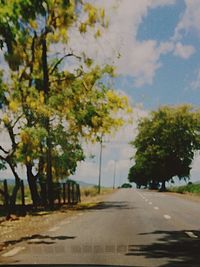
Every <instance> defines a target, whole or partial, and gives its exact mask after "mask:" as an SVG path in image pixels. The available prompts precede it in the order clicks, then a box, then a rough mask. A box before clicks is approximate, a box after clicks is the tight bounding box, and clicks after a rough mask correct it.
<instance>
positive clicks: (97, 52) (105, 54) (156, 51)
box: [67, 0, 176, 87]
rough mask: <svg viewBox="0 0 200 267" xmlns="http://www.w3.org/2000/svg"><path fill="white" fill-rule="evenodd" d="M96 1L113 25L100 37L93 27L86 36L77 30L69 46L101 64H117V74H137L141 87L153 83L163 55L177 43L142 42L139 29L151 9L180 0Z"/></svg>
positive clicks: (138, 84)
mask: <svg viewBox="0 0 200 267" xmlns="http://www.w3.org/2000/svg"><path fill="white" fill-rule="evenodd" d="M93 2H95V3H97V4H98V5H100V6H104V7H105V9H106V14H107V16H109V17H110V25H109V28H108V29H107V30H103V32H102V37H101V38H99V39H96V40H94V38H93V32H92V31H91V30H90V31H89V32H88V33H87V34H86V35H84V36H81V35H80V33H79V32H78V31H74V30H73V31H72V32H71V35H70V43H69V46H70V47H72V48H73V50H74V51H75V52H76V51H77V52H79V51H80V49H81V50H84V51H85V52H86V54H88V55H89V56H90V57H92V58H95V61H96V62H97V63H100V64H101V63H103V64H105V63H109V64H115V65H116V66H117V73H118V74H122V75H130V76H132V77H134V85H135V86H137V87H140V86H142V85H144V84H152V83H153V79H154V77H155V74H156V71H157V70H158V68H160V67H161V63H160V56H161V55H162V54H165V53H168V52H171V51H172V46H173V44H172V43H170V42H166V43H159V42H158V41H156V40H146V41H139V40H137V33H138V29H139V26H140V24H141V23H142V21H143V19H144V17H145V16H147V14H148V11H149V10H150V9H152V8H156V7H158V6H162V7H163V6H165V5H172V4H174V3H175V2H176V0H134V1H133V0H123V1H116V0H110V1H105V0H101V1H100V0H98V1H93ZM88 44H89V45H88ZM118 55H120V56H119V57H118V59H117V56H118ZM67 66H71V65H70V64H68V65H67Z"/></svg>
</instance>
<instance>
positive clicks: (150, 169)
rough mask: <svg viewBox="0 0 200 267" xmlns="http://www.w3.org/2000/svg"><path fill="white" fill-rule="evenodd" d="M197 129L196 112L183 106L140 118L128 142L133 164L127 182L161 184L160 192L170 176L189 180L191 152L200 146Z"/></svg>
mask: <svg viewBox="0 0 200 267" xmlns="http://www.w3.org/2000/svg"><path fill="white" fill-rule="evenodd" d="M199 126H200V120H199V112H198V111H195V110H194V109H193V108H192V107H190V106H187V105H182V106H178V107H167V106H166V107H161V108H159V109H158V111H154V112H152V113H151V114H150V116H149V117H148V118H145V119H142V120H141V121H140V123H139V126H138V135H137V137H136V139H135V140H134V141H133V142H132V145H134V146H135V148H136V154H135V161H136V165H135V166H134V167H133V169H132V170H130V175H129V179H136V180H137V179H140V178H141V179H142V180H143V177H146V179H147V180H148V181H153V183H156V182H160V183H162V189H163V190H164V189H165V182H166V181H170V180H172V178H173V177H174V176H178V177H179V179H186V178H189V176H190V169H191V163H192V160H193V158H194V152H195V150H198V149H199V147H200V142H199V141H200V139H199ZM138 170H139V173H137V172H138ZM132 174H133V176H132ZM136 176H138V178H136ZM132 177H133V178H132Z"/></svg>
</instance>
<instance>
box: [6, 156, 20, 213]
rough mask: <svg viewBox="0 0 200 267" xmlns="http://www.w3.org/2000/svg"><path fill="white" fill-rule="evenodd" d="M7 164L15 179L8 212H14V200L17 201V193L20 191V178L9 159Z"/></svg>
mask: <svg viewBox="0 0 200 267" xmlns="http://www.w3.org/2000/svg"><path fill="white" fill-rule="evenodd" d="M7 163H8V164H9V166H10V168H11V170H12V173H13V175H14V177H15V186H14V188H13V191H12V194H11V196H10V205H9V206H10V210H11V211H14V210H15V204H16V199H17V192H18V190H19V189H20V178H19V176H18V174H17V173H16V171H15V166H14V165H13V164H12V162H11V161H10V159H8V160H7Z"/></svg>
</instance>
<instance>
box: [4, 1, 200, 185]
mask: <svg viewBox="0 0 200 267" xmlns="http://www.w3.org/2000/svg"><path fill="white" fill-rule="evenodd" d="M91 2H93V3H96V4H97V5H99V6H104V7H105V10H106V16H108V17H109V18H110V23H109V28H108V29H105V30H103V31H102V36H101V38H99V39H94V38H93V33H92V32H89V33H88V34H86V35H85V36H82V35H80V33H79V32H78V31H76V30H75V29H72V30H71V32H69V36H70V42H69V44H68V47H69V46H70V47H72V48H73V51H74V53H76V54H78V53H79V52H80V51H84V52H85V53H86V54H87V55H88V56H90V57H91V58H94V59H95V62H97V63H99V64H106V63H108V64H114V65H115V67H116V73H117V74H118V77H117V78H115V80H114V81H112V82H113V87H114V88H115V89H116V90H118V91H120V92H121V93H123V94H125V95H127V96H128V97H129V100H130V102H131V103H132V104H133V106H134V115H133V124H132V125H128V126H126V127H124V128H123V129H121V130H120V131H119V132H117V133H116V135H115V137H107V139H108V140H110V143H105V146H104V149H103V165H102V168H103V170H102V184H103V185H112V184H113V174H114V162H115V160H116V161H117V163H116V165H117V169H116V184H117V185H119V184H121V183H122V182H125V181H126V179H127V174H128V170H129V167H130V166H131V164H133V163H134V161H130V157H131V156H133V154H134V149H133V148H131V147H130V145H128V142H129V141H130V140H132V139H133V138H134V136H135V135H136V133H137V118H139V117H142V116H145V115H147V114H148V112H149V111H151V110H154V109H157V108H158V107H159V106H160V105H165V104H167V105H177V104H181V103H190V104H193V105H196V106H199V103H200V0H109V1H108V0H91ZM68 47H67V49H68ZM56 49H58V50H59V51H60V50H61V49H66V47H63V46H61V47H57V48H56ZM119 55H120V57H119ZM65 67H66V68H67V69H68V70H69V69H70V70H72V69H73V68H74V66H73V63H72V62H70V64H66V66H65ZM99 150H100V149H99V145H98V144H96V145H91V144H88V145H87V144H85V151H86V153H87V154H88V155H89V154H91V153H92V154H94V155H95V158H94V159H93V160H90V159H88V160H86V162H84V163H81V164H79V166H78V169H77V171H76V174H75V176H73V177H72V178H75V179H77V180H82V181H86V182H90V183H94V184H95V183H97V181H98V167H99V165H98V162H99ZM4 175H5V177H9V176H10V172H9V171H6V172H5V173H4ZM191 179H192V180H193V181H195V180H200V157H199V156H198V155H197V156H196V157H195V160H194V162H193V168H192V172H191Z"/></svg>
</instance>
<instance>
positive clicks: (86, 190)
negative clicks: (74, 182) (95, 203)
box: [81, 186, 113, 198]
mask: <svg viewBox="0 0 200 267" xmlns="http://www.w3.org/2000/svg"><path fill="white" fill-rule="evenodd" d="M112 191H113V189H112V188H107V187H102V188H101V195H102V194H107V193H110V192H112ZM97 195H98V187H97V186H93V187H83V188H81V197H82V198H87V197H95V196H97Z"/></svg>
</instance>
